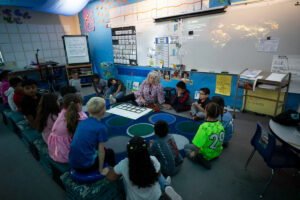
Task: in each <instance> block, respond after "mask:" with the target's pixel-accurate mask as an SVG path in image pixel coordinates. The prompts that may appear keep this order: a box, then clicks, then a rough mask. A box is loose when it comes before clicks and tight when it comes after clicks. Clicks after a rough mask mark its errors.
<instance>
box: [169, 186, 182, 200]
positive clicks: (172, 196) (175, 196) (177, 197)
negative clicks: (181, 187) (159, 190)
mask: <svg viewBox="0 0 300 200" xmlns="http://www.w3.org/2000/svg"><path fill="white" fill-rule="evenodd" d="M165 192H166V194H167V195H168V197H170V199H171V200H182V197H181V196H180V195H179V194H178V193H177V192H176V191H175V190H174V189H173V188H172V187H171V186H167V187H166V188H165Z"/></svg>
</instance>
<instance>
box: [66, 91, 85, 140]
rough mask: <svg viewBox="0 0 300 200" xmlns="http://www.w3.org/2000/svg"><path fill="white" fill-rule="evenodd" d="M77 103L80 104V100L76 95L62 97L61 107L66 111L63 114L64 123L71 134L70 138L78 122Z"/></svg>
mask: <svg viewBox="0 0 300 200" xmlns="http://www.w3.org/2000/svg"><path fill="white" fill-rule="evenodd" d="M78 103H82V99H81V97H80V96H78V95H76V94H66V95H65V96H64V97H63V107H64V108H65V109H67V112H66V113H65V121H66V124H67V129H68V131H69V132H70V133H71V136H72V137H73V135H74V133H75V130H76V127H77V125H78V122H79V114H78V112H79V108H78V105H77V104H78Z"/></svg>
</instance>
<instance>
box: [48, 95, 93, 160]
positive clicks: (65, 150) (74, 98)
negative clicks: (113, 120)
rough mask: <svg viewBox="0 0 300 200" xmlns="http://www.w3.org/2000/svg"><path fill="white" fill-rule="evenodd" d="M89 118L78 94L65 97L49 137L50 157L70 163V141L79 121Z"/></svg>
mask: <svg viewBox="0 0 300 200" xmlns="http://www.w3.org/2000/svg"><path fill="white" fill-rule="evenodd" d="M86 118H87V115H86V114H85V113H84V112H82V99H81V97H80V96H78V95H76V94H67V95H65V96H64V98H63V109H62V111H61V112H60V113H59V114H58V117H57V119H56V121H55V123H54V125H53V127H52V131H51V133H50V135H49V137H48V151H49V155H50V157H51V158H52V159H53V160H54V161H56V162H60V163H68V160H69V159H68V157H69V151H70V143H71V141H72V138H73V136H74V133H75V130H76V127H77V125H78V123H79V122H80V121H82V120H84V119H86Z"/></svg>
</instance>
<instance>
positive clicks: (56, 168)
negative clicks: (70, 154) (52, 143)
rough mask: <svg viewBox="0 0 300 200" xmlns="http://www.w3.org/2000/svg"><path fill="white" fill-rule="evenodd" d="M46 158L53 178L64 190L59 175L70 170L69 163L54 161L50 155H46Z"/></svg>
mask: <svg viewBox="0 0 300 200" xmlns="http://www.w3.org/2000/svg"><path fill="white" fill-rule="evenodd" d="M48 158H49V159H48V161H49V164H50V167H51V171H52V178H53V180H54V181H55V182H56V183H57V184H58V185H60V186H61V187H62V188H63V189H64V190H65V187H64V184H63V183H62V182H61V180H60V176H61V175H62V174H64V173H65V172H68V171H69V170H70V165H69V164H68V163H59V162H55V161H54V160H52V158H51V157H50V156H48Z"/></svg>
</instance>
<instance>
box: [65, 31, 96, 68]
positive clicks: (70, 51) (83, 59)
mask: <svg viewBox="0 0 300 200" xmlns="http://www.w3.org/2000/svg"><path fill="white" fill-rule="evenodd" d="M87 40H88V37H87V36H85V35H78V36H77V35H65V36H63V41H64V47H65V53H66V59H67V64H69V65H72V64H83V63H90V62H91V61H90V55H89V47H88V41H87Z"/></svg>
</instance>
